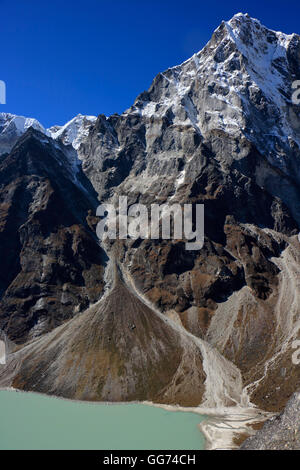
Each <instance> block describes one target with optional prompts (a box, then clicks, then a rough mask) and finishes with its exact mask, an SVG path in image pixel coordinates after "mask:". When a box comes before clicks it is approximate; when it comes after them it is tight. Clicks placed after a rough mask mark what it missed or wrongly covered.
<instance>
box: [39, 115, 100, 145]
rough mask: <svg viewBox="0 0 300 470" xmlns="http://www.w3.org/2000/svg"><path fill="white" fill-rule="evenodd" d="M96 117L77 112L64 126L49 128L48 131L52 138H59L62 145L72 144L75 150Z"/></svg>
mask: <svg viewBox="0 0 300 470" xmlns="http://www.w3.org/2000/svg"><path fill="white" fill-rule="evenodd" d="M96 119H97V118H96V116H84V115H82V114H78V115H77V116H75V117H74V118H73V119H71V120H70V121H69V122H67V123H66V124H65V125H64V126H61V127H59V128H58V127H56V128H50V129H48V131H49V132H50V135H51V137H52V138H53V139H55V140H58V139H59V140H60V141H61V142H62V143H63V144H64V145H72V147H73V148H74V149H75V150H77V149H78V148H79V146H80V144H81V142H82V139H83V138H84V137H85V136H87V135H88V132H89V129H90V127H91V125H92V124H93V123H94V122H95V121H96Z"/></svg>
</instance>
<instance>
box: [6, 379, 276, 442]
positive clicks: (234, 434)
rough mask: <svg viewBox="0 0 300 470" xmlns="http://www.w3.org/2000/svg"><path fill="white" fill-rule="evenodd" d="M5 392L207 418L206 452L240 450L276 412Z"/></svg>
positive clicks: (204, 431) (202, 424) (201, 427)
mask: <svg viewBox="0 0 300 470" xmlns="http://www.w3.org/2000/svg"><path fill="white" fill-rule="evenodd" d="M1 391H10V392H16V393H25V394H28V393H30V394H36V395H39V396H43V397H47V398H53V399H57V400H63V401H67V402H72V403H81V404H89V405H96V406H97V405H109V406H113V405H147V406H152V407H156V408H162V409H165V410H167V411H172V412H176V411H177V412H187V413H194V414H198V415H201V416H202V417H203V416H204V417H205V419H204V420H202V421H201V422H200V423H199V424H198V428H199V431H200V432H201V434H202V435H203V436H204V439H205V450H235V449H238V447H239V446H238V445H236V443H235V441H236V439H237V438H239V436H242V435H247V436H251V435H253V434H255V431H254V430H253V428H252V426H251V425H254V424H257V423H263V422H264V421H266V420H267V419H268V418H270V417H271V416H273V415H274V413H266V412H263V411H261V410H259V409H257V408H255V407H249V408H242V407H228V408H226V407H224V408H221V409H217V408H216V409H212V408H203V407H201V406H198V407H182V406H180V405H166V404H159V403H153V402H150V401H129V402H125V401H123V402H106V401H101V402H100V401H90V400H75V399H71V398H65V397H60V396H57V395H50V394H46V393H40V392H34V391H24V390H19V389H16V388H13V387H2V388H1V387H0V392H1Z"/></svg>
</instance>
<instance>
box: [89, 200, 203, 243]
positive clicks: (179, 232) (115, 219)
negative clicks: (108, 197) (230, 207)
mask: <svg viewBox="0 0 300 470" xmlns="http://www.w3.org/2000/svg"><path fill="white" fill-rule="evenodd" d="M96 215H97V216H98V217H100V218H101V220H100V222H99V223H98V225H97V230H96V231H97V236H98V238H99V239H100V240H101V241H104V240H106V239H110V240H116V239H117V238H119V239H120V240H126V239H127V238H128V237H129V238H131V239H134V240H137V239H139V238H140V239H143V240H145V239H151V240H159V239H162V240H170V239H174V240H184V241H185V242H186V243H185V248H186V250H189V251H191V250H201V248H202V247H203V244H204V205H203V204H184V205H183V206H181V205H180V204H172V205H169V204H162V205H159V204H151V206H150V211H149V210H148V208H147V206H145V205H144V204H133V205H131V206H130V207H129V208H128V199H127V197H126V196H120V197H119V206H118V207H117V208H116V207H115V206H114V205H113V204H101V205H100V206H99V207H98V209H97V212H96Z"/></svg>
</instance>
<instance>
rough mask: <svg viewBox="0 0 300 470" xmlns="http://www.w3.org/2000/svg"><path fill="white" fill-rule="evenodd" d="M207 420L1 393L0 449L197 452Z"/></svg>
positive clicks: (142, 407)
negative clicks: (200, 425)
mask: <svg viewBox="0 0 300 470" xmlns="http://www.w3.org/2000/svg"><path fill="white" fill-rule="evenodd" d="M204 419H205V417H204V416H201V415H198V414H195V413H190V412H182V411H167V410H164V409H162V408H156V407H153V406H148V405H142V404H117V405H105V404H92V403H82V402H73V401H68V400H59V399H56V398H53V397H47V396H43V395H38V394H34V393H22V392H14V391H0V449H1V450H14V449H18V450H23V449H25V450H30V449H34V450H40V449H52V450H54V449H58V450H60V449H67V450H69V449H71V450H72V449H88V450H89V449H90V450H101V449H104V450H116V449H120V450H136V449H137V450H139V449H144V450H151V449H152V450H164V449H165V450H183V449H187V450H199V449H204V442H205V441H204V436H203V434H202V433H201V432H200V430H199V427H198V425H199V423H200V422H201V421H203V420H204Z"/></svg>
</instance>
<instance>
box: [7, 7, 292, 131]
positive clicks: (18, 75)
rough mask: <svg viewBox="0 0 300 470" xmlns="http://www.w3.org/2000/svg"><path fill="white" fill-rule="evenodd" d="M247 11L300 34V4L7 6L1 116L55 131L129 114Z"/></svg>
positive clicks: (276, 26)
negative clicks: (86, 119) (165, 74)
mask: <svg viewBox="0 0 300 470" xmlns="http://www.w3.org/2000/svg"><path fill="white" fill-rule="evenodd" d="M240 11H241V12H243V13H246V12H248V13H249V14H250V15H251V16H254V17H256V18H258V19H260V20H261V22H262V23H263V24H265V25H266V26H268V27H270V28H272V29H276V30H281V31H283V32H286V33H292V32H297V33H300V21H299V19H300V2H299V0H296V1H293V0H289V1H285V2H284V1H269V0H259V1H257V0H253V1H248V0H247V1H245V0H243V1H226V0H225V1H216V0H204V1H200V0H197V1H196V0H180V1H177V0H106V1H105V0H81V1H79V0H73V1H71V0H47V1H46V0H13V1H11V0H0V17H1V67H0V80H4V81H5V82H6V86H7V104H6V105H1V104H0V111H1V112H11V113H15V114H21V115H25V116H31V117H36V118H37V119H39V120H40V121H41V123H42V124H43V125H45V126H47V127H48V126H51V125H53V124H63V123H65V122H66V121H68V120H69V119H71V118H72V117H73V116H75V115H76V114H78V113H82V114H93V115H97V114H100V113H104V114H106V115H109V114H112V113H114V112H117V113H121V112H122V111H124V110H125V109H126V108H128V107H129V106H130V105H131V104H132V103H133V101H134V99H135V98H136V96H137V95H138V94H139V93H140V92H142V91H143V90H145V89H147V88H148V87H149V86H150V84H151V81H152V79H153V78H154V76H155V75H156V74H157V73H158V72H160V71H164V70H165V69H167V68H168V67H171V66H173V65H176V64H179V63H181V62H183V61H184V60H186V59H187V58H189V57H190V56H191V55H192V54H193V53H194V52H196V51H198V50H200V49H201V48H202V47H203V46H204V45H205V43H206V42H207V41H208V40H209V38H210V36H211V34H212V32H213V30H214V29H215V28H216V27H217V26H218V25H219V24H220V22H221V21H222V19H225V20H228V19H230V18H231V17H232V16H233V15H234V14H235V13H237V12H240Z"/></svg>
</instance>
